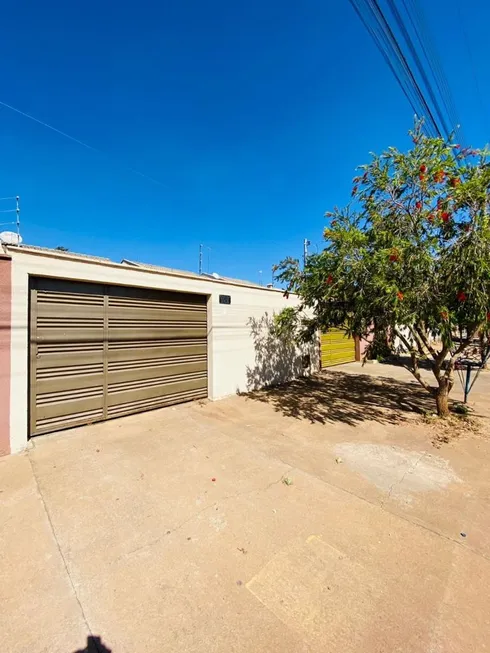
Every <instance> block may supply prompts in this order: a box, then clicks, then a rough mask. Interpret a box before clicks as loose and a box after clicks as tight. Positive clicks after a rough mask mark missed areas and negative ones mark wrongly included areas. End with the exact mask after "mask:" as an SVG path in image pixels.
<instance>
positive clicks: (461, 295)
mask: <svg viewBox="0 0 490 653" xmlns="http://www.w3.org/2000/svg"><path fill="white" fill-rule="evenodd" d="M456 297H457V299H458V302H465V301H466V293H465V292H463V291H462V290H460V291H459V292H458V294H457V295H456Z"/></svg>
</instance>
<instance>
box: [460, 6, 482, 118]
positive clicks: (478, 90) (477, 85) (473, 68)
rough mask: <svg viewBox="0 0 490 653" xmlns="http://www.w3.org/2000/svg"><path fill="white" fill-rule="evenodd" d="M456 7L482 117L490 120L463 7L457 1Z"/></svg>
mask: <svg viewBox="0 0 490 653" xmlns="http://www.w3.org/2000/svg"><path fill="white" fill-rule="evenodd" d="M456 9H457V11H458V16H459V26H460V28H461V31H462V32H463V36H464V41H465V45H466V50H467V53H468V59H469V62H470V68H471V73H472V77H473V82H474V84H475V88H476V94H477V96H478V103H479V105H480V111H481V114H482V117H483V121H484V123H486V122H487V120H488V115H487V111H486V109H485V104H484V102H483V96H482V92H481V88H480V82H479V81H478V75H477V74H476V66H475V60H474V58H473V52H472V50H471V45H470V39H469V38H468V32H467V30H466V27H465V21H464V18H463V14H462V12H461V8H460V5H459V3H456Z"/></svg>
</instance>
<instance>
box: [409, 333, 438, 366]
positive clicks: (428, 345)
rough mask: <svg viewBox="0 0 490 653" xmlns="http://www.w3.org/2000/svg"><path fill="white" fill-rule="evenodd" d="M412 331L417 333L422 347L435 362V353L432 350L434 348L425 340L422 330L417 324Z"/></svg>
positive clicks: (425, 336)
mask: <svg viewBox="0 0 490 653" xmlns="http://www.w3.org/2000/svg"><path fill="white" fill-rule="evenodd" d="M414 329H415V330H416V332H417V334H418V336H419V338H420V339H421V341H422V343H423V344H424V346H425V347H426V348H427V351H428V352H429V353H430V355H431V356H432V358H433V359H434V361H436V360H437V352H436V350H435V349H434V347H432V345H431V344H430V343H429V340H428V338H427V335H426V334H425V333H424V330H423V329H422V328H421V327H420V325H418V324H415V325H414Z"/></svg>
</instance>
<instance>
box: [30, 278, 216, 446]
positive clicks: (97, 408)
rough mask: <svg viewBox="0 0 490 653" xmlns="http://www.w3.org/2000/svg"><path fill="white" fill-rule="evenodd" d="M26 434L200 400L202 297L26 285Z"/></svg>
mask: <svg viewBox="0 0 490 653" xmlns="http://www.w3.org/2000/svg"><path fill="white" fill-rule="evenodd" d="M30 302H31V309H30V310H31V312H30V405H29V409H30V434H31V435H38V434H40V433H47V432H49V431H55V430H57V429H62V428H66V427H69V426H75V425H79V424H87V423H89V422H93V421H98V420H104V419H109V418H111V417H119V416H120V415H127V414H129V413H135V412H139V411H143V410H149V409H151V408H158V407H161V406H167V405H169V404H175V403H179V402H182V401H188V400H191V399H200V398H204V397H207V338H206V335H207V315H206V297H205V296H203V295H190V294H186V293H175V292H166V291H155V290H149V289H139V288H126V287H119V286H103V285H97V284H89V283H81V282H73V281H64V280H56V279H40V278H39V279H32V280H31V286H30Z"/></svg>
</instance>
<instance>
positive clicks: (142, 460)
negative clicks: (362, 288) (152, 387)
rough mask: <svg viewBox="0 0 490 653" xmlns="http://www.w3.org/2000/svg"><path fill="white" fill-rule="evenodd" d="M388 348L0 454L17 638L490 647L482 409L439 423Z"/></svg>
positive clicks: (137, 645) (222, 650) (353, 648)
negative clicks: (374, 362)
mask: <svg viewBox="0 0 490 653" xmlns="http://www.w3.org/2000/svg"><path fill="white" fill-rule="evenodd" d="M375 367H376V369H375ZM380 368H381V366H373V368H371V369H370V370H368V371H369V372H370V373H371V376H365V373H366V369H364V370H361V369H360V368H359V367H358V366H356V365H351V366H348V367H345V368H335V370H334V371H333V372H331V373H329V374H326V375H324V376H321V377H318V378H315V379H313V380H311V381H310V382H308V383H307V384H305V383H298V384H295V385H293V386H290V387H289V388H286V389H278V390H275V391H273V392H270V393H257V394H256V395H255V396H254V397H251V398H247V397H233V398H231V399H227V400H224V401H220V402H216V403H204V404H187V405H182V406H178V407H176V408H169V409H163V410H160V411H154V412H149V413H144V414H141V415H136V416H132V417H129V418H125V419H121V420H114V421H111V422H106V423H104V424H99V425H93V426H89V427H84V428H80V429H76V430H72V431H68V432H65V433H60V434H57V435H53V436H48V437H42V438H38V439H36V440H34V441H32V446H31V447H30V449H29V451H28V452H26V453H25V454H23V455H17V456H11V457H9V458H5V459H2V460H0V491H1V493H0V501H1V508H0V524H1V535H0V555H1V562H0V604H1V611H0V632H1V633H2V644H3V650H4V651H8V652H9V653H40V652H41V651H43V652H49V653H74V652H75V651H77V652H79V653H81V652H84V651H98V652H99V653H100V652H107V651H112V652H113V653H147V652H148V653H165V652H167V651H169V652H170V651H171V652H172V653H175V652H179V653H180V652H186V653H187V652H189V653H190V652H193V653H194V652H195V653H197V652H199V653H201V652H202V651H206V652H208V653H210V652H217V653H218V652H219V653H231V652H237V653H238V652H240V653H242V652H247V653H261V652H264V653H265V652H267V653H271V652H278V653H282V652H284V653H296V652H307V651H308V652H315V653H316V652H318V653H320V652H321V653H329V652H332V653H340V652H342V653H350V652H352V653H354V652H355V653H359V652H360V651H362V652H363V653H364V652H366V653H369V652H383V653H384V652H390V653H392V652H395V651H397V652H410V653H419V652H420V653H422V652H424V653H451V652H453V651H454V652H456V651H457V652H458V653H459V652H460V651H463V650H464V651H475V652H478V653H480V652H482V651H487V650H490V592H489V589H488V588H489V586H490V504H489V497H490V474H489V471H488V470H489V464H490V440H489V439H488V438H487V436H486V426H485V427H484V431H483V432H482V433H479V434H472V433H471V432H470V433H462V434H461V437H456V438H453V437H451V438H447V439H448V440H449V441H448V442H445V441H444V440H445V438H442V439H441V438H439V437H436V436H437V433H435V431H434V430H433V429H431V428H430V427H427V426H425V425H424V424H421V423H420V419H418V418H417V414H416V412H414V410H413V409H421V408H423V406H424V405H425V402H426V401H427V398H426V397H425V396H423V395H421V394H420V393H418V391H416V389H414V392H412V391H411V390H412V388H411V387H409V386H408V382H409V377H408V376H406V375H405V372H403V371H400V370H393V369H390V368H386V367H385V366H382V369H380ZM361 374H362V376H361ZM393 376H395V377H397V378H396V379H395V378H391V377H393ZM381 377H390V378H388V379H387V380H385V381H383V380H382V379H381ZM478 387H479V394H476V391H475V394H474V395H473V397H474V398H475V399H476V404H475V406H476V409H477V411H480V412H483V413H485V414H486V410H487V407H486V403H485V402H486V401H487V399H486V397H487V396H488V394H487V390H489V389H490V377H489V376H485V377H484V378H483V380H482V382H481V383H480V384H479V386H478ZM429 401H430V400H429ZM484 419H485V424H486V419H487V418H486V417H485V418H484ZM462 534H464V535H462Z"/></svg>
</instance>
